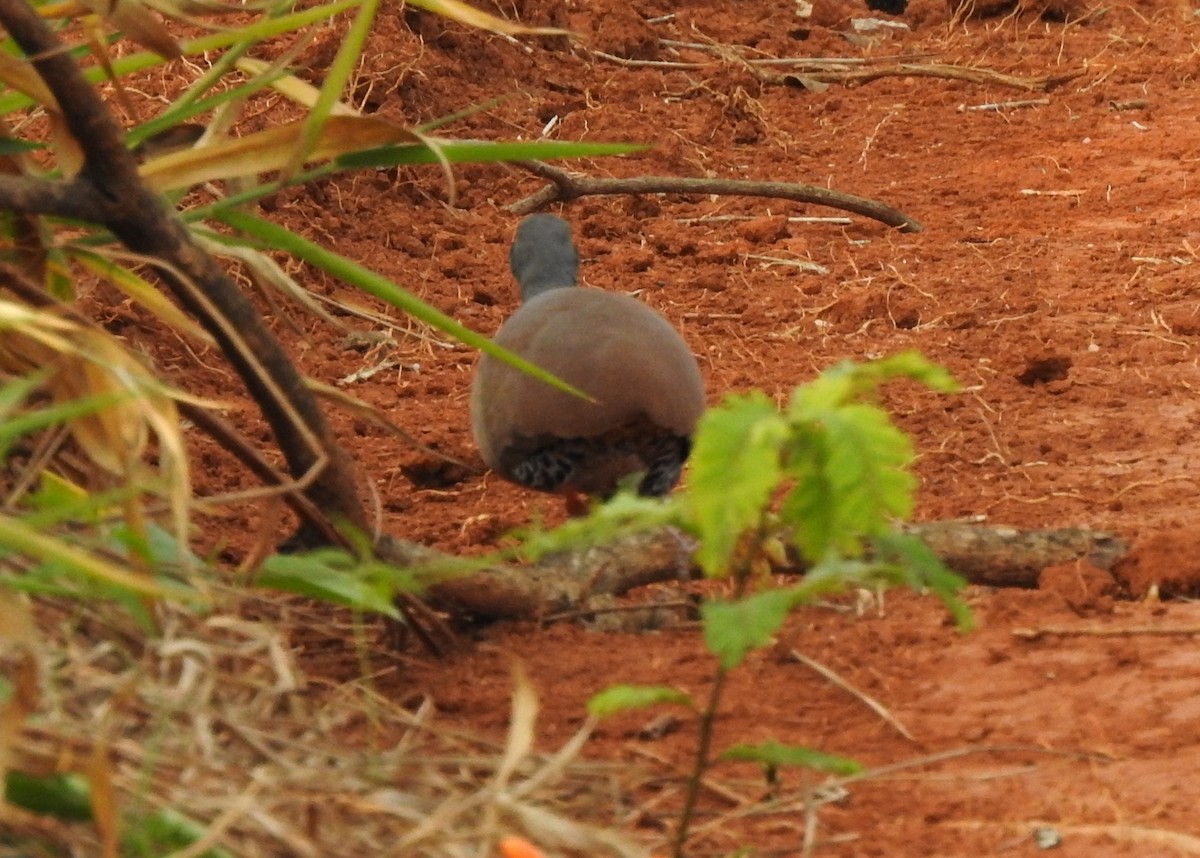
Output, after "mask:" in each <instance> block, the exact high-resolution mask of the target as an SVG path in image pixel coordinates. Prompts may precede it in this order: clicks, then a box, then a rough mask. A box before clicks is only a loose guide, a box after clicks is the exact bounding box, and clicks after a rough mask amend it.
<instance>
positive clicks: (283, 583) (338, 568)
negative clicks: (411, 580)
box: [258, 554, 400, 619]
mask: <svg viewBox="0 0 1200 858" xmlns="http://www.w3.org/2000/svg"><path fill="white" fill-rule="evenodd" d="M343 556H344V555H343ZM258 583H259V584H260V585H261V586H263V587H269V588H271V589H274V590H281V591H283V592H286V593H295V594H297V595H300V596H308V597H309V598H312V599H319V600H320V601H323V602H329V603H331V604H335V605H345V606H347V607H350V608H357V609H358V610H362V611H374V612H376V613H379V614H383V615H384V616H388V617H392V618H394V619H398V618H399V617H400V612H399V611H398V610H397V609H396V606H395V605H394V604H393V603H392V598H393V592H392V589H391V588H390V587H388V586H385V585H384V584H383V583H381V582H379V581H371V580H367V578H366V576H364V575H363V574H362V572H361V571H359V570H357V569H353V570H347V569H345V568H344V565H343V564H342V562H341V560H340V559H339V560H338V561H337V562H330V558H328V557H320V556H314V555H312V554H306V555H298V554H278V555H275V556H273V557H269V558H267V560H266V562H264V563H263V566H262V570H261V571H260V573H259V577H258Z"/></svg>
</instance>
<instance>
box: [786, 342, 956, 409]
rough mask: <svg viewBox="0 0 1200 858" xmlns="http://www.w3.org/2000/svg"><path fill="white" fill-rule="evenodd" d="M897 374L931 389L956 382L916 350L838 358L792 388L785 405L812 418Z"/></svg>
mask: <svg viewBox="0 0 1200 858" xmlns="http://www.w3.org/2000/svg"><path fill="white" fill-rule="evenodd" d="M897 378H908V379H911V380H913V381H916V382H918V383H920V384H924V385H925V386H926V387H928V388H930V389H931V390H937V391H942V392H951V391H955V390H958V382H956V381H955V380H954V378H953V376H951V375H950V373H949V371H948V370H946V369H945V367H942V366H939V365H937V364H934V363H931V362H930V361H929V360H927V359H926V358H925V357H924V356H923V355H922V354H921V353H920V352H916V351H905V352H900V353H899V354H895V355H892V356H890V357H886V358H882V359H880V360H876V361H871V362H870V363H865V364H863V363H855V362H854V361H842V362H841V363H839V364H837V365H836V366H833V367H830V368H829V369H827V370H825V371H824V372H822V373H821V375H820V376H818V377H817V378H816V379H814V380H813V381H811V382H809V383H808V384H805V385H803V386H801V387H798V388H796V390H795V391H794V392H793V394H792V400H791V403H790V405H789V407H788V416H789V417H790V418H791V419H793V420H795V421H803V420H806V419H812V418H813V417H814V416H815V415H818V414H820V413H822V412H824V411H826V410H828V409H831V408H838V407H840V406H842V405H847V404H849V403H852V402H861V401H862V400H863V399H864V398H866V397H870V396H873V395H874V394H875V392H876V391H877V390H878V389H879V387H880V385H882V384H884V383H885V382H888V381H891V380H893V379H897Z"/></svg>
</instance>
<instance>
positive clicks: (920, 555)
mask: <svg viewBox="0 0 1200 858" xmlns="http://www.w3.org/2000/svg"><path fill="white" fill-rule="evenodd" d="M871 545H872V549H873V551H872V553H873V554H874V555H875V557H876V559H878V560H879V561H880V562H882V563H890V564H894V565H895V566H896V567H898V568H899V569H900V571H901V573H902V575H903V576H904V581H905V583H906V584H907V585H908V586H910V587H912V588H913V589H914V590H922V589H925V588H928V589H930V590H932V591H933V592H934V594H935V595H936V596H937V597H938V598H939V599H941V601H942V604H944V605H945V606H946V610H948V611H949V612H950V615H951V616H952V617H954V622H955V623H956V624H957V625H958V627H959V628H960V629H962V630H963V631H970V630H971V629H973V628H974V627H975V618H974V617H973V616H972V615H971V609H970V608H969V607H967V605H966V603H965V602H963V601H962V600H961V599H959V598H958V593H959V592H960V591H961V590H962V588H963V587H965V586H966V583H967V582H966V579H964V578H962V577H961V576H959V575H957V574H955V573H954V572H953V571H951V570H950V569H949V568H948V567H947V566H946V564H945V563H943V562H942V559H941V558H940V557H938V556H937V555H936V554H934V553H933V551H931V550H930V548H929V546H928V545H926V544H925V543H924V541H922V540H921V538H920V537H918V536H915V535H913V534H911V533H902V532H899V531H889V532H888V533H881V534H878V535H876V536H875V537H874V538H872V540H871Z"/></svg>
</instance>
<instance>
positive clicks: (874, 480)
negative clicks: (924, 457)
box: [781, 404, 917, 562]
mask: <svg viewBox="0 0 1200 858" xmlns="http://www.w3.org/2000/svg"><path fill="white" fill-rule="evenodd" d="M807 432H808V437H807V438H806V439H805V442H804V443H797V444H795V445H793V446H791V447H789V459H788V465H787V474H788V476H791V477H792V478H794V479H795V480H796V485H795V487H794V488H793V489H792V491H791V492H790V493H789V496H788V497H787V498H786V499H785V502H784V505H783V507H782V509H781V515H782V516H783V518H784V520H785V521H786V522H787V523H788V524H790V525H791V526H792V527H793V528H794V531H793V538H794V540H795V544H796V547H797V548H798V549H799V550H800V552H801V553H802V554H803V555H804V557H805V558H806V559H807V560H809V561H810V562H815V561H817V560H819V559H820V558H822V557H824V556H825V555H826V554H827V553H828V552H830V551H836V552H839V553H841V554H844V555H847V556H852V557H853V556H858V555H859V554H861V553H862V550H863V541H862V540H863V539H864V538H865V537H867V536H871V535H873V534H876V533H882V532H884V531H885V530H886V529H887V528H888V527H890V524H891V521H892V519H893V518H904V517H906V516H908V515H909V514H910V513H911V511H912V506H913V497H914V493H915V491H916V487H917V481H916V478H915V477H914V476H913V475H912V474H911V473H909V471H908V468H909V466H910V465H911V463H912V459H913V453H912V445H911V443H910V441H909V440H908V436H907V435H905V434H904V433H903V432H901V431H900V430H899V429H897V428H896V427H895V426H894V425H893V424H892V422H891V419H890V418H889V417H888V415H887V413H886V412H885V411H883V410H882V409H880V408H877V407H875V406H873V405H860V404H846V405H842V406H840V407H836V408H832V409H829V410H827V411H825V412H824V413H823V414H821V415H820V417H819V422H818V423H817V424H816V425H814V426H812V427H808V428H807Z"/></svg>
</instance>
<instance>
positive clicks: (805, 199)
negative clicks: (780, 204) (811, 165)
mask: <svg viewBox="0 0 1200 858" xmlns="http://www.w3.org/2000/svg"><path fill="white" fill-rule="evenodd" d="M513 163H515V164H516V165H517V166H519V167H521V168H523V169H525V170H528V171H529V172H531V173H533V174H534V175H535V176H541V177H542V178H543V179H549V180H550V182H551V184H549V185H547V186H546V187H544V188H542V190H540V191H538V192H537V193H535V194H532V195H531V196H528V197H526V198H525V199H523V200H518V201H517V202H515V203H513V204H512V205H510V206H508V210H509V211H510V212H513V213H514V214H529V213H530V212H535V211H537V210H539V209H541V208H544V207H545V206H548V205H549V204H551V203H554V202H560V201H561V202H566V201H569V200H574V199H578V198H579V197H583V196H594V195H604V194H702V195H710V194H719V195H722V196H743V197H771V198H773V199H782V200H792V201H794V202H798V203H814V204H816V205H821V206H828V207H830V208H834V209H839V210H841V211H848V212H854V213H855V214H859V215H863V216H864V217H869V218H873V219H874V220H877V221H881V222H882V223H885V224H887V225H888V226H894V227H896V228H898V229H899V230H900V231H901V232H920V231H921V224H920V223H918V222H917V221H916V220H914V219H912V218H910V217H909V216H908V215H906V214H904V212H902V211H900V210H899V209H896V208H892V207H891V206H889V205H886V204H884V203H881V202H879V201H878V200H872V199H868V198H866V197H858V196H854V195H853V194H844V193H841V192H840V191H831V190H829V189H828V188H822V187H818V186H817V185H806V184H802V183H799V182H747V181H741V180H738V179H691V178H683V177H679V176H637V177H634V178H630V179H593V178H591V177H588V176H580V175H577V174H574V173H568V172H567V171H566V170H560V169H559V168H558V167H551V166H550V165H549V164H543V163H542V162H541V161H515V162H513Z"/></svg>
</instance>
